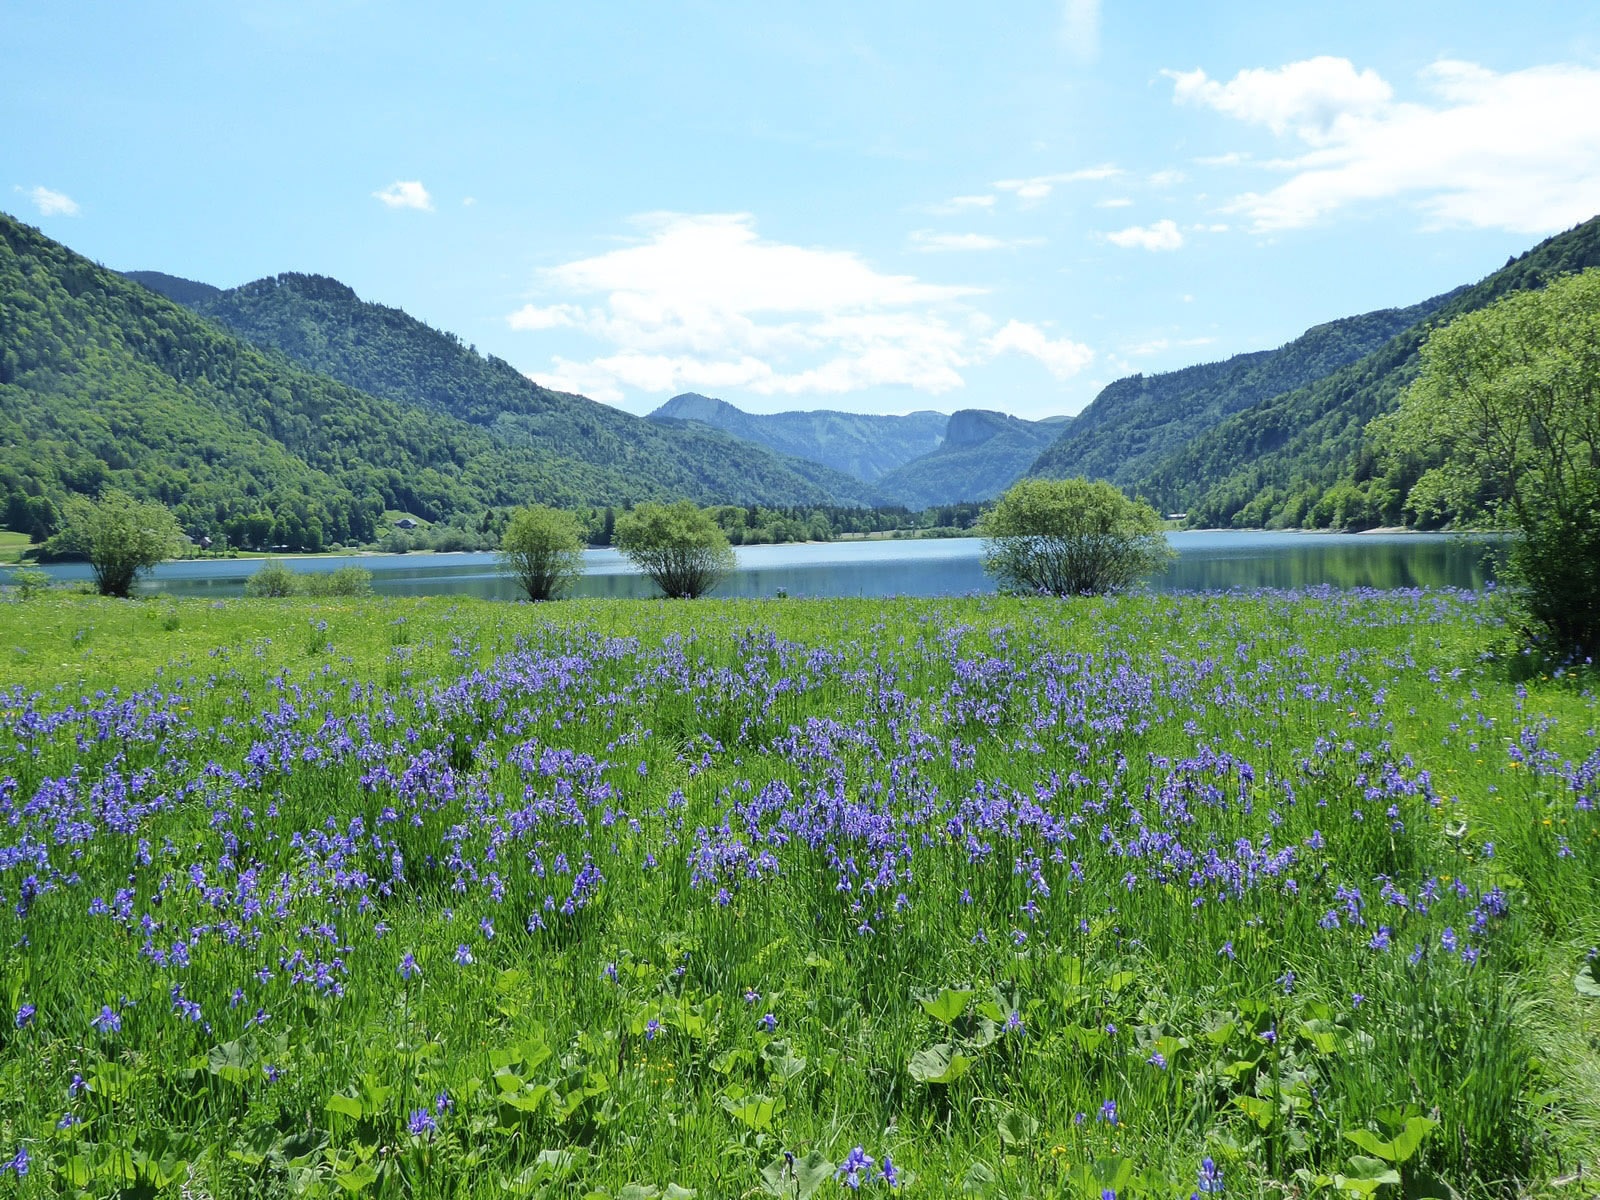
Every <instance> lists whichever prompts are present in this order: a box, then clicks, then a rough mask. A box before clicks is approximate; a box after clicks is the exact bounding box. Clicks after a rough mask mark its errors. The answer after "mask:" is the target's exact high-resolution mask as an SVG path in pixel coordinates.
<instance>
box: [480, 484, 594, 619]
mask: <svg viewBox="0 0 1600 1200" xmlns="http://www.w3.org/2000/svg"><path fill="white" fill-rule="evenodd" d="M500 561H501V562H502V563H504V564H505V566H506V569H507V570H509V571H510V572H511V574H512V575H513V576H514V577H515V578H516V581H517V583H518V584H519V585H521V587H522V590H523V591H524V592H525V593H526V594H527V597H528V599H529V600H554V599H557V598H558V597H559V596H560V595H561V593H563V592H565V591H566V590H567V589H568V588H570V587H571V586H572V585H573V584H574V583H576V582H577V580H578V577H579V576H580V575H582V574H583V531H582V528H581V527H580V526H579V524H578V518H577V517H575V516H573V515H572V514H571V513H568V512H562V511H560V510H559V509H555V508H546V507H545V506H544V505H542V504H535V505H533V506H531V507H529V508H522V509H518V510H517V511H516V512H515V513H513V514H512V516H511V520H510V522H509V523H508V524H507V525H506V531H505V534H504V535H503V536H502V538H501V539H500Z"/></svg>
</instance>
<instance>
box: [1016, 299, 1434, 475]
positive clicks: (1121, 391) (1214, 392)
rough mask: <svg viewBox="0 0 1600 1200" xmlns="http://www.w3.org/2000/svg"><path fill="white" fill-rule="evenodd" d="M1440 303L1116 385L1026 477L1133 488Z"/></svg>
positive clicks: (1334, 324)
mask: <svg viewBox="0 0 1600 1200" xmlns="http://www.w3.org/2000/svg"><path fill="white" fill-rule="evenodd" d="M1452 294H1453V293H1452ZM1449 299H1450V296H1436V297H1434V298H1433V299H1431V300H1425V301H1423V302H1422V303H1421V304H1416V305H1413V306H1411V307H1410V308H1391V309H1384V310H1382V311H1380V312H1371V313H1366V314H1364V315H1362V316H1359V317H1346V318H1344V319H1343V320H1339V321H1330V322H1328V323H1327V324H1325V325H1318V326H1316V327H1315V328H1313V329H1309V330H1307V331H1306V332H1305V333H1303V334H1301V335H1300V336H1299V337H1297V338H1295V339H1294V340H1293V341H1292V342H1289V343H1288V344H1286V345H1284V346H1281V347H1279V348H1278V349H1276V350H1258V351H1255V352H1253V353H1250V354H1236V355H1234V356H1233V357H1232V358H1230V359H1227V360H1226V361H1224V362H1215V363H1204V364H1202V365H1199V366H1194V367H1185V368H1183V369H1182V370H1180V371H1168V372H1165V373H1163V374H1160V375H1130V376H1128V377H1127V378H1126V379H1119V380H1117V381H1116V382H1115V383H1113V384H1111V385H1110V386H1108V387H1106V388H1105V389H1104V390H1102V391H1101V393H1100V394H1099V395H1098V396H1096V397H1095V399H1094V402H1093V403H1091V404H1090V405H1089V407H1088V408H1086V409H1084V410H1083V412H1081V413H1079V414H1078V416H1077V418H1076V419H1075V420H1074V421H1073V422H1072V424H1071V425H1070V426H1068V427H1067V430H1066V432H1065V433H1063V434H1062V436H1061V437H1060V439H1059V440H1057V441H1056V442H1055V443H1054V444H1053V445H1051V446H1050V448H1049V449H1048V450H1046V451H1045V452H1044V453H1043V454H1041V455H1040V456H1039V459H1038V461H1037V462H1036V463H1035V464H1034V465H1033V468H1032V470H1031V471H1030V472H1029V473H1030V474H1033V475H1043V476H1046V477H1048V478H1052V479H1066V478H1069V477H1072V476H1075V475H1085V476H1088V477H1090V478H1094V479H1109V480H1112V481H1113V482H1115V483H1119V484H1128V483H1130V482H1133V481H1143V480H1144V479H1146V478H1147V477H1148V476H1149V475H1150V473H1151V472H1152V471H1153V470H1155V469H1156V467H1157V466H1158V464H1160V463H1161V462H1162V461H1163V460H1164V459H1166V458H1167V457H1168V456H1169V455H1172V454H1175V453H1178V452H1180V451H1181V450H1182V449H1183V448H1184V447H1185V446H1187V445H1188V444H1189V443H1190V442H1191V441H1192V440H1193V439H1194V438H1195V437H1197V436H1198V435H1200V434H1201V433H1204V432H1205V431H1206V430H1207V429H1210V428H1211V427H1212V426H1214V425H1216V424H1217V423H1218V422H1220V421H1222V420H1224V419H1225V418H1227V417H1229V416H1231V415H1232V414H1234V413H1236V412H1239V411H1241V410H1242V409H1245V408H1248V407H1250V406H1251V405H1253V404H1257V403H1259V402H1261V401H1262V400H1266V399H1268V398H1269V397H1272V396H1276V395H1278V394H1280V393H1282V392H1286V391H1289V390H1291V389H1293V388H1298V387H1304V386H1305V385H1307V384H1309V383H1312V382H1314V381H1315V380H1318V379H1321V378H1322V377H1323V376H1325V375H1328V374H1330V373H1331V372H1333V371H1336V370H1338V369H1339V368H1340V367H1342V366H1345V365H1347V364H1349V363H1353V362H1355V361H1356V360H1357V359H1360V358H1363V357H1364V356H1366V355H1368V354H1371V353H1372V352H1373V351H1374V350H1376V349H1378V348H1379V347H1380V346H1382V345H1383V344H1384V343H1385V342H1387V341H1388V340H1389V339H1390V338H1392V337H1394V336H1395V335H1396V334H1397V333H1399V332H1401V331H1402V330H1404V329H1407V328H1409V327H1411V326H1412V325H1415V324H1416V323H1417V322H1418V321H1421V320H1423V319H1424V318H1426V317H1427V316H1428V315H1429V314H1431V313H1433V312H1435V311H1437V310H1438V309H1439V307H1440V306H1441V305H1442V304H1444V303H1445V302H1446V301H1447V300H1449Z"/></svg>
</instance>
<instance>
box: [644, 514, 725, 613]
mask: <svg viewBox="0 0 1600 1200" xmlns="http://www.w3.org/2000/svg"><path fill="white" fill-rule="evenodd" d="M616 545H617V549H618V550H620V551H622V553H623V555H624V556H625V557H626V558H627V559H628V561H629V562H631V563H632V564H633V565H634V566H636V567H638V568H639V570H641V571H643V572H644V573H645V574H646V575H648V576H650V578H651V579H653V580H655V583H656V586H657V587H659V588H660V589H661V590H662V591H663V592H665V593H666V594H667V595H668V596H671V597H673V598H674V599H679V598H682V599H687V600H692V599H694V597H696V596H703V595H704V594H705V593H707V592H709V591H710V590H711V589H712V588H714V587H716V586H717V584H718V583H720V582H721V581H722V580H723V578H724V577H726V576H727V574H728V573H729V572H730V571H732V570H733V567H734V562H735V559H734V557H733V547H732V546H730V545H729V544H728V537H727V535H726V534H725V533H723V532H722V529H721V528H720V527H719V526H718V525H717V523H716V521H714V520H713V519H712V517H711V515H710V514H709V513H707V512H705V511H704V510H703V509H700V508H697V507H696V506H695V505H694V504H693V503H692V502H690V501H688V500H680V501H678V502H677V503H676V504H641V505H639V507H637V508H635V509H634V510H633V511H632V512H626V513H622V514H621V515H620V516H618V517H617V528H616Z"/></svg>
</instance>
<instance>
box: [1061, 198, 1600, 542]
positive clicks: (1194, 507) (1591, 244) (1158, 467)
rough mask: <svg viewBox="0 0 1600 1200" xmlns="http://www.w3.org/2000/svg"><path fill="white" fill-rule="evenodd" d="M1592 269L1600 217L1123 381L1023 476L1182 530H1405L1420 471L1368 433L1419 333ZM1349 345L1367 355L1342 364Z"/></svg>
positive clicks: (1412, 367)
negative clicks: (1379, 307)
mask: <svg viewBox="0 0 1600 1200" xmlns="http://www.w3.org/2000/svg"><path fill="white" fill-rule="evenodd" d="M1596 266H1600V217H1596V218H1594V219H1592V220H1589V221H1586V222H1584V223H1583V224H1581V225H1578V226H1576V227H1574V228H1573V229H1570V230H1568V231H1567V232H1565V233H1561V234H1557V235H1556V236H1554V237H1551V238H1548V239H1546V240H1545V241H1543V242H1541V243H1539V244H1538V245H1537V246H1535V247H1533V249H1531V250H1529V251H1527V252H1526V253H1524V254H1521V255H1519V256H1516V257H1514V258H1512V259H1511V260H1509V261H1508V262H1507V263H1506V265H1505V266H1504V267H1503V268H1501V269H1500V270H1498V271H1495V272H1493V273H1492V274H1490V275H1488V276H1486V277H1485V278H1484V279H1482V280H1480V281H1479V282H1478V283H1475V284H1472V285H1470V286H1463V287H1460V288H1457V289H1455V290H1454V291H1451V292H1447V293H1445V294H1443V295H1441V296H1435V297H1433V298H1432V299H1431V300H1426V301H1423V302H1422V303H1421V304H1419V305H1414V306H1412V307H1411V308H1404V309H1389V310H1384V311H1383V312H1378V313H1368V314H1366V315H1365V316H1362V317H1351V318H1347V319H1345V320H1343V321H1333V322H1329V323H1328V324H1326V325H1319V326H1317V327H1316V328H1314V329H1312V330H1309V331H1308V332H1307V333H1305V334H1304V335H1302V336H1301V337H1300V338H1297V339H1295V340H1294V341H1292V342H1290V343H1288V344H1287V345H1286V346H1284V347H1282V348H1280V349H1279V350H1276V351H1269V352H1266V354H1265V355H1264V356H1263V355H1241V356H1239V357H1237V358H1233V359H1229V360H1228V361H1227V362H1225V363H1213V364H1208V365H1206V366H1203V367H1190V368H1186V369H1184V370H1182V371H1174V372H1170V373H1168V374H1165V375H1158V376H1153V377H1151V378H1149V379H1144V378H1142V377H1139V376H1135V377H1133V378H1131V379H1125V380H1119V381H1118V382H1117V383H1114V384H1112V385H1111V386H1110V387H1108V388H1106V389H1105V391H1103V392H1102V393H1101V394H1100V396H1099V397H1097V398H1096V400H1095V403H1094V404H1093V405H1091V406H1090V408H1089V409H1086V410H1085V411H1084V413H1083V414H1082V415H1081V416H1080V417H1079V419H1078V421H1077V422H1075V423H1074V424H1073V426H1072V427H1071V428H1069V429H1068V431H1067V432H1066V433H1065V434H1064V435H1063V437H1062V438H1061V440H1060V441H1059V442H1058V443H1057V444H1055V445H1053V446H1052V447H1050V449H1049V450H1048V451H1046V452H1045V453H1044V454H1042V455H1041V456H1040V457H1039V460H1038V462H1037V463H1035V464H1034V466H1033V468H1032V473H1033V474H1038V475H1044V476H1049V477H1061V476H1067V475H1073V474H1086V475H1090V476H1093V477H1098V478H1105V479H1111V480H1113V481H1114V482H1116V483H1118V484H1120V485H1122V486H1123V487H1124V488H1125V489H1127V490H1129V491H1131V492H1134V493H1136V494H1140V495H1143V496H1145V497H1147V498H1148V499H1150V500H1151V501H1152V502H1153V503H1155V504H1156V505H1157V507H1159V508H1161V509H1162V510H1163V511H1174V512H1186V513H1187V514H1188V520H1189V523H1190V524H1191V525H1199V526H1233V527H1237V528H1254V527H1259V526H1268V527H1273V528H1284V527H1287V528H1329V527H1332V528H1366V527H1370V526H1374V525H1400V524H1403V523H1405V522H1406V521H1407V519H1408V513H1407V510H1406V507H1405V503H1406V498H1407V496H1408V494H1409V493H1410V490H1411V487H1412V485H1413V484H1414V483H1415V482H1416V480H1417V478H1418V476H1419V475H1420V474H1421V473H1422V471H1423V470H1424V469H1425V468H1426V467H1427V466H1428V465H1429V464H1428V463H1426V462H1419V461H1403V460H1397V459H1385V458H1381V457H1380V456H1379V454H1378V448H1377V447H1375V446H1374V445H1373V444H1372V442H1371V441H1370V439H1369V438H1368V437H1367V435H1366V429H1367V425H1368V424H1369V423H1370V422H1371V421H1372V420H1373V418H1375V417H1377V416H1380V415H1382V414H1384V413H1387V412H1391V411H1393V409H1394V408H1395V407H1396V405H1397V404H1398V403H1399V397H1400V393H1401V391H1402V390H1403V389H1404V387H1405V386H1406V384H1408V383H1409V382H1410V381H1411V379H1412V378H1413V377H1414V376H1415V374H1416V371H1417V368H1418V353H1419V351H1420V349H1421V346H1422V343H1423V342H1424V341H1425V340H1426V339H1427V336H1428V334H1429V332H1430V331H1432V330H1433V329H1435V328H1437V327H1438V326H1440V325H1443V324H1446V323H1448V322H1449V321H1451V320H1453V319H1454V318H1455V317H1457V316H1460V315H1461V314H1463V313H1466V312H1471V311H1474V310H1476V309H1479V308H1482V307H1485V306H1486V305H1488V304H1491V303H1493V302H1494V301H1495V300H1498V299H1500V298H1501V297H1502V296H1505V295H1508V294H1510V293H1512V292H1515V291H1521V290H1525V289H1529V288H1537V287H1542V286H1543V285H1544V284H1545V283H1546V282H1548V281H1549V280H1550V279H1551V278H1553V277H1555V276H1556V275H1560V274H1564V273H1567V272H1571V271H1580V270H1585V269H1588V268H1590V267H1596ZM1375 340H1376V343H1377V344H1376V345H1374V344H1373V342H1374V341H1375ZM1355 350H1362V351H1363V352H1362V353H1361V354H1359V355H1356V356H1355V357H1351V353H1352V352H1353V351H1355ZM1340 358H1343V359H1345V360H1346V361H1344V362H1342V363H1339V362H1337V360H1338V359H1340ZM1330 363H1334V364H1335V365H1334V366H1333V368H1332V369H1331V370H1323V368H1325V367H1327V366H1328V365H1329V364H1330ZM1318 371H1320V372H1321V373H1320V374H1317V373H1316V372H1318ZM1307 376H1310V377H1309V378H1308V377H1307Z"/></svg>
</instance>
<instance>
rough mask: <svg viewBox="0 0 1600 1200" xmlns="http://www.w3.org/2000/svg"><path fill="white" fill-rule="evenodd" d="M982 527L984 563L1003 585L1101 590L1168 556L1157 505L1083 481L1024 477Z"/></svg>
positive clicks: (1082, 592) (1062, 592)
mask: <svg viewBox="0 0 1600 1200" xmlns="http://www.w3.org/2000/svg"><path fill="white" fill-rule="evenodd" d="M979 529H980V531H981V532H982V534H983V536H984V538H985V539H987V542H986V544H985V546H984V553H983V565H984V568H985V569H986V570H987V571H989V572H990V573H991V574H993V575H994V576H996V577H997V578H998V579H999V580H1000V583H1001V586H1002V587H1003V588H1005V589H1006V590H1008V591H1017V592H1044V593H1047V594H1049V595H1052V596H1098V595H1102V594H1104V593H1106V592H1114V591H1117V590H1119V589H1121V588H1125V587H1127V586H1128V585H1129V584H1131V583H1134V582H1135V581H1137V580H1139V579H1141V578H1143V577H1144V576H1145V575H1148V574H1150V573H1151V572H1152V571H1158V570H1162V569H1164V568H1165V567H1166V565H1167V563H1168V562H1169V561H1171V559H1172V557H1173V554H1172V550H1171V548H1170V547H1169V546H1168V545H1167V539H1166V535H1165V534H1163V533H1162V532H1161V518H1160V516H1159V514H1157V512H1156V510H1155V509H1153V508H1151V507H1150V506H1149V505H1148V504H1146V503H1144V502H1143V501H1142V500H1130V499H1128V498H1127V497H1126V496H1124V495H1123V494H1122V492H1121V491H1119V490H1118V489H1117V488H1115V487H1113V486H1112V485H1111V484H1109V483H1090V482H1089V481H1088V480H1087V479H1060V480H1051V479H1024V480H1022V481H1021V482H1020V483H1017V484H1014V485H1013V486H1012V488H1011V490H1010V491H1008V492H1007V493H1006V494H1005V495H1004V496H1002V497H1001V498H1000V502H999V503H998V504H996V505H995V507H994V508H993V509H992V510H990V512H988V513H987V514H985V516H984V517H983V520H982V521H981V522H980V523H979Z"/></svg>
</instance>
